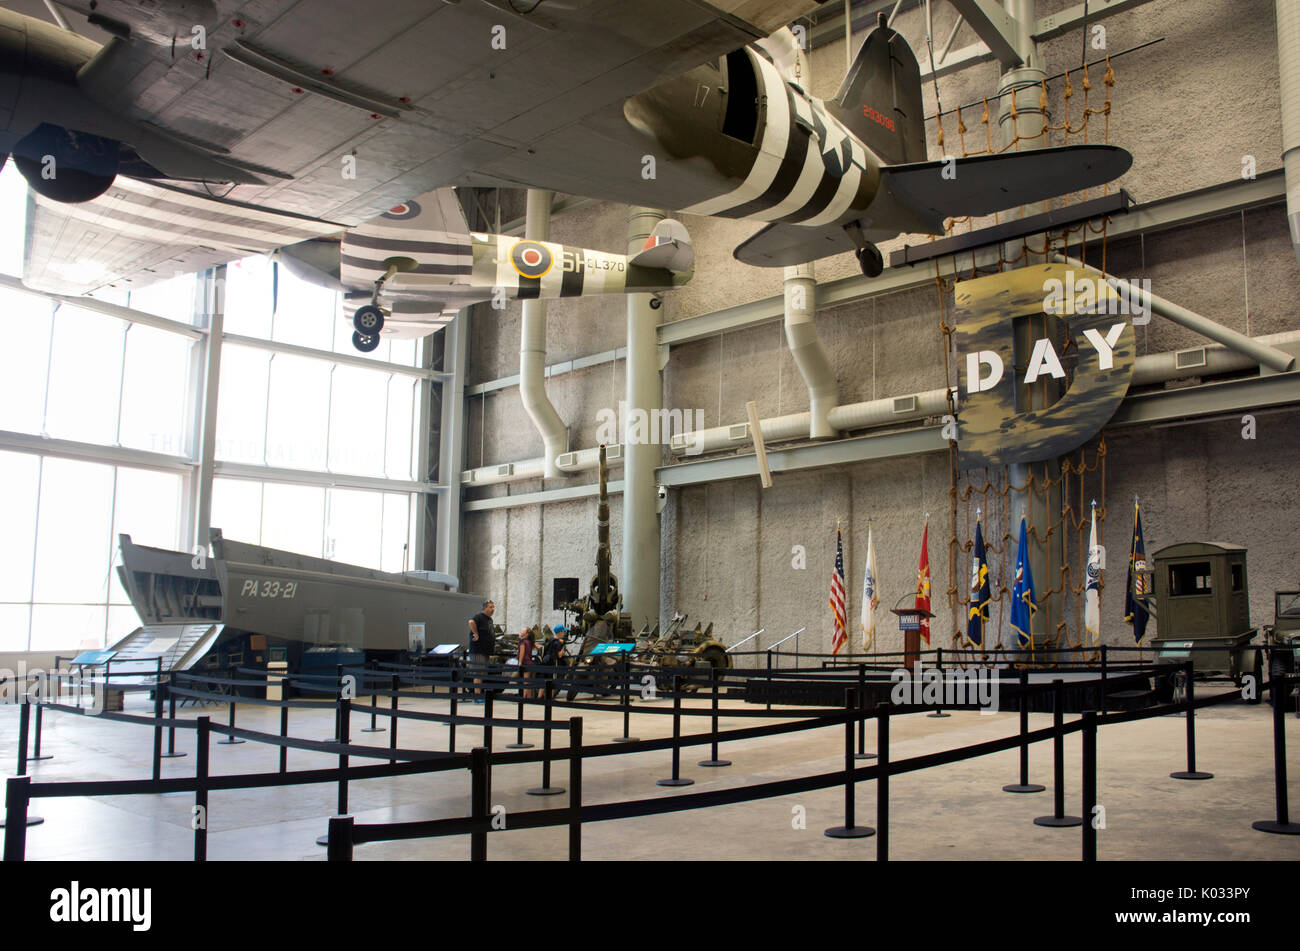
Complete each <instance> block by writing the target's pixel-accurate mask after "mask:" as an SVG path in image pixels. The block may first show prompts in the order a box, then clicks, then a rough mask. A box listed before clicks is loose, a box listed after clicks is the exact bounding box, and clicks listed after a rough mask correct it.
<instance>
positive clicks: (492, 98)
mask: <svg viewBox="0 0 1300 951" xmlns="http://www.w3.org/2000/svg"><path fill="white" fill-rule="evenodd" d="M60 5H61V6H63V7H65V8H70V9H75V10H80V11H81V12H83V13H84V14H86V15H87V16H88V18H89V19H90V20H91V22H93V23H95V24H96V25H98V26H100V27H101V28H103V29H106V30H108V31H109V32H110V33H112V34H113V35H114V39H112V40H111V41H110V42H109V43H107V44H106V45H104V46H103V47H97V46H96V45H95V44H93V43H89V42H88V41H86V40H83V39H81V38H79V37H76V36H73V35H71V34H68V33H64V32H61V31H59V30H57V29H55V28H54V27H51V26H49V25H47V24H44V23H41V22H40V21H37V20H33V19H30V18H26V17H21V16H18V15H16V14H12V13H6V12H3V11H0V104H2V105H3V106H4V108H5V109H7V111H0V122H3V123H4V125H3V128H0V150H3V151H8V152H11V153H12V154H13V155H14V156H15V160H16V161H17V162H18V163H19V167H20V168H22V169H23V171H24V174H25V175H26V177H27V179H28V181H29V182H30V183H31V186H32V188H33V189H34V190H35V191H37V192H38V193H43V194H46V195H47V196H48V197H51V198H53V199H56V200H62V201H80V200H85V199H87V198H91V197H94V195H96V194H100V193H102V192H103V191H104V190H105V189H107V188H108V187H109V185H111V183H112V181H113V178H114V176H116V175H119V174H121V175H126V176H134V177H136V178H166V179H171V180H173V181H184V182H191V183H201V184H191V185H183V186H180V187H185V188H191V189H198V188H206V187H209V185H210V183H216V182H221V183H229V185H230V193H229V197H231V198H232V199H235V200H238V201H242V202H245V203H249V204H252V205H255V206H259V207H264V208H269V209H275V210H278V211H285V212H293V213H297V214H301V215H308V216H311V217H314V218H324V219H327V220H330V221H335V222H340V223H342V224H343V225H346V226H349V227H353V226H356V225H358V224H360V223H361V222H362V221H366V220H369V219H373V218H375V217H376V216H379V215H381V214H383V213H384V212H386V211H388V210H389V209H390V208H392V207H394V206H396V205H398V204H400V203H402V202H406V201H409V200H411V198H413V197H414V196H419V195H422V194H424V193H427V192H429V191H432V190H434V189H436V188H440V187H445V186H449V185H471V186H492V187H522V186H533V187H538V188H546V189H551V190H554V191H559V192H565V193H568V194H574V195H585V196H588V197H591V198H598V199H606V200H611V201H618V202H623V203H626V204H632V205H646V206H650V207H656V208H665V209H676V210H679V211H682V212H686V213H691V214H702V215H722V216H726V217H733V218H749V219H752V220H754V221H756V222H765V223H767V225H766V227H764V228H763V229H762V230H761V231H759V232H758V233H757V234H755V236H754V237H752V238H751V239H749V240H748V241H746V242H744V243H743V244H742V245H741V246H740V247H739V248H738V249H737V251H736V256H737V257H738V258H739V259H740V260H741V261H745V262H747V263H750V264H756V265H768V266H779V265H788V264H796V263H802V262H805V261H810V260H814V259H816V258H819V257H823V256H825V255H828V254H835V253H840V252H843V251H849V250H852V251H855V252H856V253H857V255H858V260H859V261H860V262H861V264H862V268H863V270H864V272H866V273H867V274H874V273H878V272H879V269H880V266H881V261H880V254H879V252H878V251H877V250H876V247H875V244H876V243H877V242H879V241H881V240H885V239H887V238H892V237H894V236H895V235H897V234H899V233H902V232H931V233H934V232H937V231H939V230H941V228H942V224H943V220H944V218H946V217H950V216H963V215H983V214H989V213H992V212H994V211H997V210H999V209H1004V208H1010V207H1014V206H1018V205H1023V204H1028V203H1031V202H1035V201H1040V200H1044V199H1047V198H1050V197H1053V196H1056V195H1060V194H1065V193H1068V192H1071V191H1075V190H1078V189H1082V188H1087V187H1092V186H1096V185H1100V184H1103V183H1105V182H1109V181H1112V180H1113V179H1115V178H1117V177H1118V176H1120V175H1122V174H1123V173H1124V172H1125V171H1126V170H1127V169H1128V167H1129V165H1130V163H1131V157H1130V156H1129V154H1128V153H1127V152H1126V151H1124V150H1123V149H1120V148H1116V147H1112V146H1101V145H1093V146H1088V145H1082V146H1067V147H1064V148H1051V149H1036V150H1031V151H1026V152H1019V153H1008V154H1002V155H991V156H977V157H972V158H966V159H956V160H955V168H947V167H946V166H945V163H944V162H943V161H942V160H940V161H927V154H926V138H925V131H924V124H923V117H922V108H921V105H922V100H921V88H920V71H919V68H918V66H917V63H916V57H915V56H914V55H913V53H912V51H911V49H910V48H909V47H908V45H907V43H906V41H905V40H904V39H903V38H902V37H901V36H900V35H899V34H897V33H896V32H894V31H893V30H891V29H889V27H888V26H886V25H885V24H884V22H883V20H882V21H881V22H880V24H879V25H878V26H877V27H876V28H875V29H874V30H873V31H872V32H871V33H870V34H869V35H868V37H867V39H866V41H865V42H864V43H863V46H862V48H861V50H860V51H859V53H858V55H857V58H856V60H855V61H854V63H853V66H852V68H851V69H850V71H849V73H848V75H847V76H846V78H845V81H844V84H843V86H842V87H841V89H840V91H839V94H838V95H837V96H836V97H834V98H833V99H830V100H826V101H824V102H823V101H820V100H817V99H814V98H812V97H811V96H809V95H808V94H807V93H806V92H805V91H804V90H803V89H802V88H801V87H800V85H799V83H798V79H797V77H792V76H791V75H790V74H789V73H788V72H787V71H784V70H782V69H781V68H779V67H778V63H779V62H780V61H781V59H782V55H783V53H782V51H783V49H786V48H788V47H789V45H790V42H791V34H790V33H789V31H782V30H781V28H782V27H783V26H784V25H785V24H788V23H790V22H791V21H792V20H793V19H795V18H796V17H798V16H800V15H802V14H805V13H807V12H809V11H811V10H813V9H815V8H816V7H817V6H818V3H816V2H814V0H712V2H708V0H564V2H563V3H560V2H534V3H520V2H518V0H462V2H458V3H450V2H428V0H386V2H384V3H382V4H377V3H374V2H372V0H365V2H362V0H330V2H325V0H259V2H257V3H253V4H248V3H244V2H242V0H147V2H146V0H96V2H94V3H93V4H92V3H90V2H75V0H74V2H67V3H61V4H60ZM774 31H780V32H777V33H776V35H775V36H774V35H773V33H774ZM200 41H201V42H200ZM48 155H55V156H56V159H57V163H58V167H59V168H60V169H62V170H63V171H61V172H60V173H59V175H58V176H56V177H55V178H53V179H45V178H42V177H41V175H40V169H41V167H42V165H41V163H42V162H43V160H44V157H45V156H48ZM349 163H350V164H351V166H352V167H353V168H354V170H355V174H354V177H352V178H346V177H343V176H341V175H340V171H339V170H340V165H341V164H342V165H348V164H349ZM945 170H947V171H949V174H946V175H945V174H944V172H945ZM954 172H955V174H954ZM68 173H70V174H68Z"/></svg>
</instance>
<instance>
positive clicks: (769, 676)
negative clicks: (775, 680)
mask: <svg viewBox="0 0 1300 951" xmlns="http://www.w3.org/2000/svg"><path fill="white" fill-rule="evenodd" d="M763 686H765V687H766V688H767V690H766V693H767V709H768V710H771V709H772V648H770V647H769V648H768V649H767V682H766V683H765V684H764V685H763Z"/></svg>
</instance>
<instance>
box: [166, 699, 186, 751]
mask: <svg viewBox="0 0 1300 951" xmlns="http://www.w3.org/2000/svg"><path fill="white" fill-rule="evenodd" d="M167 719H168V720H171V721H172V722H171V723H169V724H167V752H166V753H164V754H163V759H176V758H177V757H179V756H184V755H185V754H184V753H178V752H176V694H174V693H172V685H171V682H170V681H169V682H168V683H167Z"/></svg>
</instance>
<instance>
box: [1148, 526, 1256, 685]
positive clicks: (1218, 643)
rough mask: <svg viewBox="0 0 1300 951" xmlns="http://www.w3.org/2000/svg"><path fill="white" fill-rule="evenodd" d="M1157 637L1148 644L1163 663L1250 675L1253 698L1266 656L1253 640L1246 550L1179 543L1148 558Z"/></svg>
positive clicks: (1234, 676) (1201, 672)
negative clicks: (1152, 567)
mask: <svg viewBox="0 0 1300 951" xmlns="http://www.w3.org/2000/svg"><path fill="white" fill-rule="evenodd" d="M1152 558H1153V561H1154V563H1155V598H1156V605H1157V607H1158V609H1159V614H1158V618H1159V621H1158V623H1159V625H1160V635H1161V636H1160V637H1158V638H1155V639H1153V640H1152V642H1151V643H1152V645H1153V646H1154V647H1155V648H1156V650H1157V652H1158V656H1159V659H1160V660H1162V661H1172V662H1185V661H1188V660H1190V661H1192V672H1193V673H1194V674H1195V675H1196V676H1197V677H1199V678H1204V679H1215V678H1223V677H1227V678H1231V680H1232V681H1233V682H1234V683H1235V684H1237V686H1241V685H1242V684H1243V681H1244V678H1245V677H1247V676H1253V677H1254V678H1255V679H1254V685H1255V691H1256V693H1255V699H1254V700H1253V702H1255V703H1258V702H1259V700H1260V699H1261V698H1260V697H1259V686H1260V684H1262V683H1263V672H1264V670H1263V667H1264V659H1263V653H1262V652H1261V650H1260V648H1259V646H1258V645H1255V644H1252V641H1253V640H1254V638H1255V635H1256V633H1258V632H1257V630H1256V629H1255V628H1253V627H1251V626H1250V589H1249V586H1248V585H1247V578H1246V549H1245V548H1243V547H1241V546H1240V545H1229V544H1226V543H1224V542H1182V543H1179V544H1176V545H1169V546H1167V547H1165V548H1162V549H1160V551H1158V552H1155V553H1154V555H1153V556H1152Z"/></svg>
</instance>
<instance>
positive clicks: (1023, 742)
mask: <svg viewBox="0 0 1300 951" xmlns="http://www.w3.org/2000/svg"><path fill="white" fill-rule="evenodd" d="M1019 686H1020V702H1019V706H1020V782H1018V783H1012V784H1011V785H1009V786H1003V787H1002V791H1003V792H1009V793H1036V792H1042V791H1043V790H1045V789H1046V788H1047V787H1046V786H1040V785H1039V784H1038V783H1031V782H1030V781H1029V671H1028V670H1027V669H1026V668H1024V667H1021V668H1020V684H1019Z"/></svg>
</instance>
